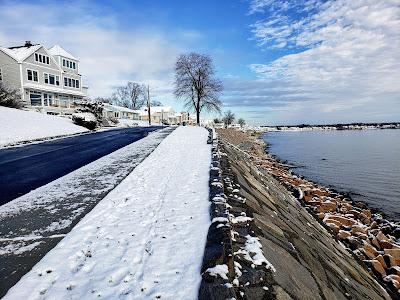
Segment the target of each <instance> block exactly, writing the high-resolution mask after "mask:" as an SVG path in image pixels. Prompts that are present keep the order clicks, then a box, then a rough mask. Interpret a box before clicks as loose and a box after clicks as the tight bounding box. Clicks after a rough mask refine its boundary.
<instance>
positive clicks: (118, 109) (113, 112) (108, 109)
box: [103, 103, 142, 120]
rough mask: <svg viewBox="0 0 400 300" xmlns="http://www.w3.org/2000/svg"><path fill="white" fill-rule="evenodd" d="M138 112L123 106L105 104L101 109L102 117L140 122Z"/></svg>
mask: <svg viewBox="0 0 400 300" xmlns="http://www.w3.org/2000/svg"><path fill="white" fill-rule="evenodd" d="M141 113H142V111H140V110H134V109H130V108H127V107H123V106H118V105H113V104H109V103H105V104H104V107H103V116H104V117H106V118H117V119H129V120H141Z"/></svg>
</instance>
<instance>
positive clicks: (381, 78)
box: [238, 0, 400, 121]
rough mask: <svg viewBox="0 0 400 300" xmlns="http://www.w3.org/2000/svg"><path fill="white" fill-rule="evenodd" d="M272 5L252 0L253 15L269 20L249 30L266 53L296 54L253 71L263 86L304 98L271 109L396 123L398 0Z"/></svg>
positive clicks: (254, 67) (399, 81) (399, 58)
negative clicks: (288, 90) (283, 107)
mask: <svg viewBox="0 0 400 300" xmlns="http://www.w3.org/2000/svg"><path fill="white" fill-rule="evenodd" d="M277 3H278V2H272V1H268V0H264V1H263V0H255V1H252V2H251V5H250V13H253V14H257V13H260V12H265V13H267V14H268V18H267V19H264V20H259V21H257V22H256V23H255V24H254V25H253V26H252V33H253V37H254V39H255V40H256V41H257V43H258V45H259V46H261V47H263V48H266V49H271V48H272V49H273V48H283V47H284V48H285V49H288V50H290V51H292V52H294V53H293V54H288V55H284V56H282V57H280V58H278V59H276V60H274V61H272V62H270V63H266V64H265V63H264V64H252V65H251V66H250V67H251V69H252V70H253V71H254V72H256V74H258V75H259V77H260V78H262V80H260V81H261V82H262V83H259V84H260V86H261V85H266V86H271V85H276V86H278V87H282V86H284V85H289V86H291V87H292V88H294V89H298V90H299V91H301V92H302V96H301V95H300V96H299V97H298V99H297V101H296V106H293V105H292V104H286V103H288V102H287V101H285V97H284V95H279V96H277V98H274V99H275V100H274V103H281V104H282V105H290V106H291V107H292V109H293V110H296V111H297V112H298V113H304V112H305V111H315V114H318V112H319V113H320V118H319V119H320V120H324V118H325V119H331V120H349V121H351V118H353V119H357V120H366V121H368V120H370V121H374V120H376V119H379V120H381V121H384V120H385V119H391V120H395V119H396V118H397V119H398V118H399V116H400V96H399V95H400V71H399V70H400V51H399V49H400V5H399V1H398V0H393V1H391V0H386V1H383V0H380V1H377V0H337V1H326V2H325V1H299V2H296V3H297V4H296V5H293V6H291V7H290V8H288V7H287V5H284V6H283V8H282V7H281V6H279V5H278V4H277ZM288 9H290V10H291V12H290V13H287V10H288ZM299 16H301V17H299ZM261 89H262V88H261ZM283 91H284V90H283ZM289 95H291V96H293V95H295V93H291V94H289ZM238 105H239V103H238ZM260 105H261V106H262V105H268V103H267V102H266V103H260ZM294 115H295V114H294Z"/></svg>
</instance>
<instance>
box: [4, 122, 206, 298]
mask: <svg viewBox="0 0 400 300" xmlns="http://www.w3.org/2000/svg"><path fill="white" fill-rule="evenodd" d="M207 135H208V132H207V131H206V130H205V129H203V128H199V127H179V128H178V129H176V130H175V131H174V132H173V133H171V134H170V135H169V136H168V137H167V138H166V139H165V140H164V141H163V142H162V143H161V144H160V145H159V147H158V148H157V149H156V150H154V152H153V153H152V154H150V156H149V157H147V158H146V159H145V160H144V161H143V162H142V163H141V164H140V165H139V166H138V167H136V169H134V170H133V172H132V173H131V174H130V175H128V177H127V178H125V179H124V180H123V181H122V182H121V184H120V185H118V186H117V187H116V188H115V189H114V190H113V191H112V192H110V193H109V194H108V196H107V197H106V198H104V199H103V200H102V201H101V202H100V203H99V204H98V205H97V206H96V207H95V208H94V209H93V210H92V211H91V212H90V213H89V214H88V215H86V216H85V217H84V218H83V219H82V220H81V221H80V222H79V223H78V225H77V226H76V227H75V228H74V229H73V230H72V231H71V232H70V233H69V234H68V235H67V236H66V237H65V238H64V239H63V240H62V241H61V242H60V243H59V244H58V245H57V246H56V247H55V248H54V249H53V250H51V251H50V252H49V253H48V254H47V255H46V256H45V257H44V258H43V259H42V260H41V261H40V262H39V263H38V264H37V265H36V266H35V267H34V268H33V269H32V270H31V271H30V272H29V273H28V274H26V275H25V276H24V277H23V278H22V279H21V280H20V281H19V282H18V283H17V284H16V285H15V286H14V287H13V288H12V289H10V291H9V292H8V294H7V295H6V296H5V298H4V299H24V298H29V299H66V298H68V299H79V298H83V299H94V298H96V299H98V298H99V297H101V298H106V299H117V298H125V299H139V298H140V299H155V298H162V299H196V298H197V293H198V288H199V285H200V282H201V275H200V268H201V263H202V258H203V250H204V245H205V242H206V237H207V232H208V227H209V225H210V220H209V201H208V194H209V190H208V180H209V166H210V163H211V158H210V156H211V155H210V151H211V147H210V145H207V144H206V141H207Z"/></svg>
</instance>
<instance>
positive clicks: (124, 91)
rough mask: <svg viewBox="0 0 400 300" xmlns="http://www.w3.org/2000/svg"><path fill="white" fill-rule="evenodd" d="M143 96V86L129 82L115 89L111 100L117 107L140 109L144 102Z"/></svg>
mask: <svg viewBox="0 0 400 300" xmlns="http://www.w3.org/2000/svg"><path fill="white" fill-rule="evenodd" d="M144 95H145V88H144V86H143V85H141V84H139V83H136V82H131V81H129V82H128V83H127V84H126V85H125V86H119V87H117V88H116V89H115V92H114V93H113V95H112V98H113V102H114V103H115V104H117V105H120V106H124V107H127V108H131V109H140V108H141V107H142V106H143V105H144V104H145V102H146V100H145V97H144Z"/></svg>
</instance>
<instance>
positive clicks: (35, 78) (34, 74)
mask: <svg viewBox="0 0 400 300" xmlns="http://www.w3.org/2000/svg"><path fill="white" fill-rule="evenodd" d="M26 71H27V74H28V80H29V81H36V82H39V79H38V72H37V71H34V70H26Z"/></svg>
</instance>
